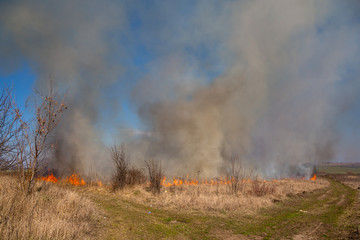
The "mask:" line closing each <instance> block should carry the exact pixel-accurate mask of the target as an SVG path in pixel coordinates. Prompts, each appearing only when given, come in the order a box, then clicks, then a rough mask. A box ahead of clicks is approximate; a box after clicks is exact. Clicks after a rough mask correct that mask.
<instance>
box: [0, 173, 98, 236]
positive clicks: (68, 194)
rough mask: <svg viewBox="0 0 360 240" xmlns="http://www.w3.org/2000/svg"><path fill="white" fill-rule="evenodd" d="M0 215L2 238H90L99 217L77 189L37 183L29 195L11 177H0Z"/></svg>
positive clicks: (94, 208)
mask: <svg viewBox="0 0 360 240" xmlns="http://www.w3.org/2000/svg"><path fill="white" fill-rule="evenodd" d="M0 214H1V215H0V239H91V238H93V237H94V234H95V232H94V230H93V227H94V224H95V222H96V221H97V219H98V218H99V216H100V215H99V212H98V210H97V208H96V206H95V204H93V203H92V202H91V201H90V200H89V199H86V198H84V197H82V196H80V195H79V194H77V193H76V192H73V191H71V190H68V189H64V188H60V187H58V186H55V185H53V184H51V183H46V182H37V183H36V185H35V191H34V193H33V194H30V195H27V194H26V193H24V191H20V189H19V188H18V187H17V182H16V179H15V177H12V176H0Z"/></svg>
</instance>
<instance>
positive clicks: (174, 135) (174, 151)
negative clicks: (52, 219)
mask: <svg viewBox="0 0 360 240" xmlns="http://www.w3.org/2000/svg"><path fill="white" fill-rule="evenodd" d="M0 9H1V10H0V16H1V17H0V21H1V23H0V28H1V30H0V53H1V57H0V63H1V66H4V67H3V68H4V69H8V70H9V71H10V70H12V69H16V67H17V66H19V65H21V63H22V61H23V60H22V59H23V58H25V59H26V60H27V61H29V62H30V64H31V67H32V68H33V69H34V70H35V71H36V73H37V75H38V77H39V79H38V81H37V83H36V85H37V86H38V87H39V88H45V87H47V86H48V84H49V77H48V76H49V75H50V74H52V75H53V76H54V81H55V83H56V85H57V86H58V87H59V88H60V89H69V96H68V105H69V109H70V110H69V111H68V112H67V113H66V116H65V117H64V119H63V120H64V121H63V122H62V125H61V126H60V128H59V130H58V132H57V134H56V137H55V140H56V142H57V143H58V146H59V148H58V149H57V151H56V155H55V156H54V159H55V160H54V161H53V164H54V167H55V168H61V169H63V170H68V169H70V170H73V169H80V170H82V171H84V172H88V171H90V170H91V169H92V170H94V171H95V170H96V171H99V172H106V169H108V167H109V162H108V161H107V160H106V159H107V158H108V157H107V152H106V147H105V143H104V142H103V138H104V136H105V135H106V134H108V133H105V132H106V128H105V129H104V127H102V126H103V125H104V121H105V120H107V119H109V117H108V116H103V114H104V112H106V113H108V112H112V113H113V114H114V116H115V117H114V116H112V117H113V118H114V119H115V120H114V121H117V120H119V119H118V118H117V117H116V115H117V114H118V113H120V110H119V107H118V105H117V103H118V102H117V100H115V99H114V98H115V97H118V96H116V95H115V97H114V96H112V95H113V94H108V91H109V89H110V88H113V91H114V89H115V91H118V92H119V93H124V95H125V98H127V97H128V98H127V100H126V102H129V101H130V100H131V103H130V104H129V103H128V104H129V105H131V107H132V108H134V109H136V110H137V114H138V117H139V118H140V119H141V124H139V126H136V128H139V129H135V130H133V131H132V132H135V133H146V134H135V135H133V136H130V137H128V136H125V135H123V136H119V137H118V138H119V139H120V140H121V141H123V142H126V144H127V145H128V149H129V151H130V154H131V157H132V160H133V161H134V162H138V163H139V164H141V163H142V162H143V161H144V160H145V159H148V158H154V159H157V160H160V161H161V162H162V165H163V167H164V168H165V170H166V171H167V173H169V174H187V173H190V174H195V173H197V172H198V171H200V172H201V174H202V176H215V175H218V174H222V173H223V171H226V167H227V166H228V161H229V159H230V158H231V156H233V155H238V156H239V158H240V159H241V161H242V164H243V165H245V166H247V167H249V168H250V167H251V168H255V169H257V171H258V173H259V174H261V175H262V176H264V177H280V176H281V177H283V176H291V175H294V174H295V172H296V171H297V170H294V168H303V167H304V166H306V164H308V163H317V162H321V161H331V160H334V159H336V158H337V157H339V156H341V155H344V154H343V151H344V149H345V148H344V147H343V146H342V145H341V144H340V143H341V139H342V137H343V136H342V135H343V130H342V129H343V126H342V124H343V122H344V121H343V120H342V116H345V115H353V116H354V115H355V116H356V113H354V112H356V111H358V109H357V107H356V104H354V102H355V101H356V99H358V97H359V91H358V89H359V88H357V87H356V86H357V82H358V81H356V79H357V77H356V76H357V75H358V74H357V73H358V70H356V66H357V63H359V59H358V57H357V56H359V54H358V53H359V47H358V42H359V40H360V37H359V36H360V29H359V19H358V18H357V17H356V16H357V15H356V13H357V11H356V10H357V9H359V5H358V4H357V3H356V1H354V2H352V1H347V3H339V2H337V1H285V0H272V1H222V2H221V3H219V2H218V1H210V0H208V1H197V2H196V3H194V2H193V1H151V2H148V1H136V2H135V1H124V2H123V3H122V4H118V3H115V2H113V1H105V2H104V1H95V0H93V1H77V2H73V1H61V2H60V1H47V2H46V3H43V2H41V1H36V0H33V1H11V2H10V1H9V2H4V3H1V4H0ZM124 39H125V40H124ZM129 49H130V50H129ZM139 49H140V50H139ZM125 53H126V54H125ZM144 56H148V57H147V58H146V57H144ZM129 59H130V60H129ZM143 62H144V63H143ZM120 65H121V67H120ZM4 69H2V70H4ZM139 72H141V73H140V74H139ZM350 73H351V74H350ZM122 74H123V75H122ZM119 76H122V83H121V84H119V83H118V81H119ZM124 78H125V79H124ZM126 78H127V79H126ZM134 85H135V87H133V86H134ZM130 91H131V92H132V94H131V97H130V96H128V95H126V93H125V92H130ZM111 96H112V97H111ZM119 98H120V97H119ZM356 109H357V110H356ZM112 117H111V118H112ZM119 121H121V120H119ZM107 123H109V124H114V122H113V121H109V122H107ZM126 124H129V123H121V124H118V123H116V124H115V125H120V126H124V125H126ZM130 125H131V124H130ZM353 125H355V124H353ZM115 132H116V133H118V132H120V133H124V132H125V131H122V130H121V131H115ZM130 135H131V134H130ZM116 137H117V136H112V138H116ZM297 166H298V167H297Z"/></svg>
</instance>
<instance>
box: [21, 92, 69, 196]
mask: <svg viewBox="0 0 360 240" xmlns="http://www.w3.org/2000/svg"><path fill="white" fill-rule="evenodd" d="M36 93H37V95H38V96H39V98H40V100H41V101H40V104H39V105H37V107H36V113H35V114H36V115H35V116H36V119H34V121H33V122H30V123H29V122H25V121H23V120H22V118H21V116H18V117H19V119H20V121H21V122H22V126H23V128H22V130H23V132H22V136H21V138H19V140H20V141H19V145H18V149H19V151H20V152H19V157H20V159H19V160H18V163H19V164H18V165H19V168H20V172H22V175H23V176H22V177H21V179H23V180H24V181H26V185H27V186H26V187H25V188H26V190H27V192H28V193H30V192H31V191H32V187H33V181H34V178H35V176H36V174H37V173H38V171H39V169H40V166H41V164H44V160H45V156H46V154H47V153H48V151H49V150H50V149H51V148H52V147H53V146H51V144H50V138H51V134H52V133H53V131H54V129H55V128H56V126H57V125H58V124H59V122H60V119H61V116H62V114H63V112H64V110H65V109H67V107H66V106H65V103H64V101H65V97H66V94H64V95H63V96H62V98H61V97H60V95H59V94H58V93H57V91H55V90H54V89H53V88H52V87H50V88H49V92H48V94H45V95H43V94H41V93H40V92H36ZM31 123H33V124H31ZM26 151H28V155H27V154H26ZM25 168H26V171H25V170H24V169H25ZM21 169H22V170H21Z"/></svg>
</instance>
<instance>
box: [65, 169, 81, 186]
mask: <svg viewBox="0 0 360 240" xmlns="http://www.w3.org/2000/svg"><path fill="white" fill-rule="evenodd" d="M66 182H69V183H71V184H72V185H75V186H83V185H85V181H84V179H82V178H81V177H80V176H79V175H77V174H76V173H75V172H74V173H73V174H72V175H71V176H70V177H66Z"/></svg>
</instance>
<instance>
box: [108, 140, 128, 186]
mask: <svg viewBox="0 0 360 240" xmlns="http://www.w3.org/2000/svg"><path fill="white" fill-rule="evenodd" d="M110 152H111V158H112V160H113V163H114V165H115V174H114V175H113V177H112V185H113V190H114V191H115V190H117V189H124V187H125V185H126V176H127V171H128V165H129V163H128V160H127V154H126V152H125V148H124V146H121V147H118V146H113V147H111V149H110Z"/></svg>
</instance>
